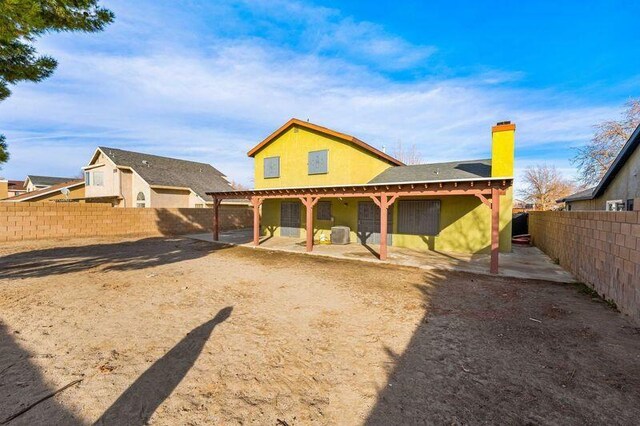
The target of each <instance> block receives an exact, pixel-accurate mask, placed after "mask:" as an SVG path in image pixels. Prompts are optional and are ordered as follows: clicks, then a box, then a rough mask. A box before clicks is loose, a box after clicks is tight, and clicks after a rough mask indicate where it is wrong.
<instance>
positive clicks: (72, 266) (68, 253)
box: [0, 238, 232, 279]
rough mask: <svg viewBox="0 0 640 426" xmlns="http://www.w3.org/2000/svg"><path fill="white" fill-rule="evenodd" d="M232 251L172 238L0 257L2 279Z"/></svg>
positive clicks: (131, 265) (118, 267)
mask: <svg viewBox="0 0 640 426" xmlns="http://www.w3.org/2000/svg"><path fill="white" fill-rule="evenodd" d="M229 247H232V246H231V245H227V244H213V245H212V244H207V243H205V242H197V241H193V240H187V239H184V240H183V239H169V238H145V239H142V240H136V241H126V242H118V243H108V244H90V245H85V246H76V247H73V246H72V247H52V248H46V249H38V250H31V251H25V252H20V253H15V254H10V255H7V256H2V257H0V279H3V278H5V279H7V278H31V277H44V276H51V275H60V274H68V273H73V272H79V271H84V270H87V269H91V268H100V270H101V271H127V270H135V269H143V268H150V267H154V266H159V265H166V264H171V263H176V262H182V261H186V260H191V259H197V258H200V257H204V256H207V255H208V254H210V253H213V252H215V251H217V250H223V249H226V248H229Z"/></svg>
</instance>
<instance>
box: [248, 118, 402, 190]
mask: <svg viewBox="0 0 640 426" xmlns="http://www.w3.org/2000/svg"><path fill="white" fill-rule="evenodd" d="M324 149H326V150H328V151H329V154H328V173H326V174H318V175H309V174H308V166H307V162H308V155H309V152H310V151H320V150H324ZM276 156H279V157H280V177H279V178H268V179H265V178H264V159H265V158H266V157H276ZM254 165H255V167H254V172H255V177H254V182H255V188H256V189H264V188H285V187H293V186H295V187H300V186H321V185H348V184H353V183H367V182H369V181H370V180H371V179H373V178H374V177H375V176H377V175H379V174H380V173H381V172H382V171H384V170H385V169H387V168H389V167H391V164H389V163H388V162H386V161H384V160H381V159H380V158H378V157H377V156H375V155H374V154H372V153H370V152H368V151H366V150H364V149H362V148H361V147H359V146H357V145H355V144H353V143H351V142H347V141H345V140H342V139H339V138H336V137H333V136H329V135H325V134H321V133H319V132H315V131H312V130H309V129H304V128H301V127H297V126H294V127H291V128H290V129H289V130H287V131H286V132H284V133H283V134H282V135H280V136H279V137H278V138H276V139H275V140H273V141H272V142H271V143H269V144H268V145H266V146H265V147H264V148H262V150H260V151H259V152H258V153H256V154H255V160H254Z"/></svg>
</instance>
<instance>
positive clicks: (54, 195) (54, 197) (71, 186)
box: [2, 179, 84, 203]
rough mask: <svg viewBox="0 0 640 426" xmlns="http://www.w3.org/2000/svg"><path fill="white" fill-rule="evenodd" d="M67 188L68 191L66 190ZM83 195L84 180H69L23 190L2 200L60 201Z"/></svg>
mask: <svg viewBox="0 0 640 426" xmlns="http://www.w3.org/2000/svg"><path fill="white" fill-rule="evenodd" d="M65 188H66V190H68V193H66V194H65V192H67V191H66V190H65ZM82 197H84V181H82V180H78V179H75V180H70V181H68V182H62V183H58V184H56V185H52V186H49V187H47V188H43V189H36V190H34V191H29V192H24V193H22V194H20V195H16V196H15V197H11V198H6V199H4V200H2V201H3V202H16V203H17V202H29V203H30V202H36V201H62V200H69V201H71V200H73V199H78V198H82Z"/></svg>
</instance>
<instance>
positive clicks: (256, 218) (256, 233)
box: [250, 197, 262, 246]
mask: <svg viewBox="0 0 640 426" xmlns="http://www.w3.org/2000/svg"><path fill="white" fill-rule="evenodd" d="M250 200H251V205H252V206H253V245H254V246H257V245H259V244H260V205H261V204H262V198H260V197H251V199H250Z"/></svg>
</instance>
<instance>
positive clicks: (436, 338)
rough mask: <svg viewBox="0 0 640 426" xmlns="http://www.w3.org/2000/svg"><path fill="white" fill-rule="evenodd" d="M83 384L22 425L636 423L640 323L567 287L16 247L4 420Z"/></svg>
mask: <svg viewBox="0 0 640 426" xmlns="http://www.w3.org/2000/svg"><path fill="white" fill-rule="evenodd" d="M63 245H64V247H62V246H63ZM75 379H82V382H80V383H79V384H77V385H74V386H72V387H70V388H68V389H67V390H65V391H64V392H61V393H59V394H57V395H56V396H55V397H53V398H50V399H47V400H46V401H44V402H42V403H40V404H38V405H37V406H35V407H34V408H33V409H31V410H30V411H27V412H26V413H25V414H23V415H21V416H19V417H17V418H16V419H15V420H13V421H11V422H10V423H9V424H12V425H14V424H15V425H17V424H92V423H96V422H97V423H98V424H113V425H124V424H144V423H146V422H149V423H151V424H163V425H165V424H166V425H175V424H194V425H199V424H266V425H269V424H271V425H281V426H282V425H297V424H344V425H353V424H381V425H389V424H421V423H428V424H443V423H446V424H479V423H491V424H495V423H501V424H505V423H506V424H637V422H638V419H639V418H640V329H639V328H637V327H636V326H634V325H633V324H632V323H630V322H628V320H627V319H626V318H624V317H623V316H622V315H621V314H619V313H617V312H615V311H614V310H612V309H611V308H609V307H608V306H607V305H606V304H604V303H602V302H599V301H597V300H593V299H592V298H591V297H590V296H588V295H587V294H584V293H581V292H580V291H579V288H578V287H577V286H572V285H560V284H552V283H547V282H540V281H523V280H509V279H504V278H494V277H489V276H478V275H471V274H462V273H453V272H437V271H431V272H425V271H419V270H416V269H411V268H400V267H391V266H383V265H374V264H371V263H360V262H350V261H339V260H335V259H325V258H320V257H309V256H304V255H297V254H286V253H275V252H274V253H271V252H268V251H263V250H252V249H249V248H244V247H235V248H220V247H218V248H217V249H216V248H215V246H213V245H211V244H210V243H206V242H198V241H191V240H182V239H144V240H139V241H132V240H129V241H122V240H107V239H93V240H74V241H65V242H36V243H22V244H13V245H5V246H3V247H2V248H0V422H2V421H3V420H4V419H6V418H8V417H9V416H10V415H12V414H13V413H16V412H17V411H19V410H20V409H21V408H23V407H25V406H27V405H28V404H30V403H32V402H35V401H37V400H38V399H40V398H41V397H42V396H43V395H46V394H47V393H48V392H51V391H53V390H56V389H58V388H60V387H62V386H63V385H65V384H67V383H69V382H71V381H73V380H75Z"/></svg>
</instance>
